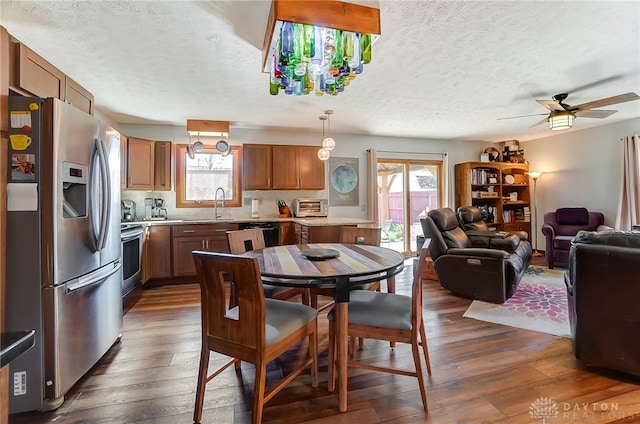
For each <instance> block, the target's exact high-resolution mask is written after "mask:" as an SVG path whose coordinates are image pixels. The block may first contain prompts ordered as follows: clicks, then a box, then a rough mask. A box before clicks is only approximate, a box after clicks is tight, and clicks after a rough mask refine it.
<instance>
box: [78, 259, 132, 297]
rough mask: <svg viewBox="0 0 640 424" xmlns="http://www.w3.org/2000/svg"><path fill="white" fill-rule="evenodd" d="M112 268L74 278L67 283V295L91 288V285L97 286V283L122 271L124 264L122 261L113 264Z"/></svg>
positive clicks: (104, 268)
mask: <svg viewBox="0 0 640 424" xmlns="http://www.w3.org/2000/svg"><path fill="white" fill-rule="evenodd" d="M111 265H112V266H111V267H109V266H106V267H102V268H100V269H97V270H95V271H94V272H92V273H90V274H87V275H83V276H82V277H78V278H74V279H73V280H71V281H69V282H68V283H67V293H69V292H72V291H76V290H79V289H81V288H83V287H87V286H90V285H91V284H95V283H97V282H100V281H103V280H105V279H106V278H107V277H109V276H111V275H113V274H115V273H116V272H118V271H120V268H121V267H122V264H121V263H120V261H115V262H113V263H112V264H111Z"/></svg>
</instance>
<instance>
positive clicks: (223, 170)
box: [176, 144, 242, 208]
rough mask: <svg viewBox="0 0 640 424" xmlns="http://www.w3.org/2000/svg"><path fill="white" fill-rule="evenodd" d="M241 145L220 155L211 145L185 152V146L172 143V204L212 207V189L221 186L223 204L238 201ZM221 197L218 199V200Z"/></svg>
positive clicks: (240, 174) (238, 204)
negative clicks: (191, 153) (173, 163)
mask: <svg viewBox="0 0 640 424" xmlns="http://www.w3.org/2000/svg"><path fill="white" fill-rule="evenodd" d="M241 178H242V148H241V147H240V146H231V151H230V152H229V154H228V155H226V156H223V155H222V154H221V153H220V152H218V151H217V150H216V149H215V148H214V147H213V146H206V145H205V147H204V149H203V150H202V151H200V152H196V153H195V156H194V158H193V159H191V158H190V157H189V156H188V155H187V145H186V144H179V145H177V146H176V206H177V207H179V208H212V207H213V205H214V196H215V192H216V188H218V187H222V188H223V189H224V200H225V206H235V207H239V206H241V203H242V199H241V196H242V192H241V191H240V187H242V179H241ZM221 200H222V197H221V196H220V197H219V198H218V201H221Z"/></svg>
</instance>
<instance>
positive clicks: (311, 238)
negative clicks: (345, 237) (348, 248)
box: [293, 223, 344, 243]
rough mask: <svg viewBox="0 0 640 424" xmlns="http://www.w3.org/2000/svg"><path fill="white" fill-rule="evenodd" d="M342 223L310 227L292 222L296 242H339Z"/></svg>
mask: <svg viewBox="0 0 640 424" xmlns="http://www.w3.org/2000/svg"><path fill="white" fill-rule="evenodd" d="M342 227H344V225H323V226H317V227H312V226H308V225H301V224H296V223H294V224H293V228H294V233H295V240H296V243H339V242H340V231H341V230H342Z"/></svg>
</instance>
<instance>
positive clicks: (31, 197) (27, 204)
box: [7, 183, 38, 211]
mask: <svg viewBox="0 0 640 424" xmlns="http://www.w3.org/2000/svg"><path fill="white" fill-rule="evenodd" d="M37 210H38V184H37V183H8V184H7V211H37Z"/></svg>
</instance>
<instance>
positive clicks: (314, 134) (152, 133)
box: [120, 124, 490, 219]
mask: <svg viewBox="0 0 640 424" xmlns="http://www.w3.org/2000/svg"><path fill="white" fill-rule="evenodd" d="M120 127H121V131H122V133H123V134H126V135H127V136H131V137H139V138H145V139H151V140H165V141H166V140H171V141H173V142H174V143H176V144H185V143H188V141H189V135H188V134H187V132H186V129H185V127H182V126H167V125H127V124H123V125H121V126H120ZM332 136H333V138H335V139H336V144H337V145H336V148H335V149H334V150H333V152H332V155H333V156H335V157H351V158H354V157H357V158H358V159H359V165H360V175H359V176H360V186H359V188H360V191H359V200H360V205H359V206H353V207H351V206H349V207H347V206H332V207H330V208H329V215H330V216H341V217H350V218H366V217H367V213H366V208H368V205H367V204H366V203H367V202H366V200H367V199H366V189H367V187H366V182H365V181H366V172H367V165H366V164H367V162H366V160H367V156H366V150H367V149H369V148H375V149H377V150H385V151H394V152H412V153H416V152H417V153H448V162H449V168H450V169H449V181H450V182H451V183H450V184H449V190H448V191H449V193H448V196H449V199H448V200H449V201H450V204H453V193H454V187H453V181H454V178H453V165H454V164H456V163H458V162H466V161H471V160H478V159H479V156H480V152H481V151H482V150H483V149H484V147H486V146H487V145H490V144H489V143H484V142H469V141H465V142H462V141H442V140H420V139H407V138H393V137H376V136H361V135H349V134H337V133H332ZM321 139H322V132H321V131H320V130H316V129H314V130H309V131H308V132H299V131H282V130H280V131H278V130H252V129H235V128H231V130H230V137H229V142H230V143H231V144H232V145H240V144H245V143H254V144H287V145H317V146H318V148H320V140H321ZM194 141H195V140H194ZM200 141H202V142H204V143H205V144H209V143H210V144H213V143H215V141H217V138H210V139H209V138H204V137H201V139H200ZM391 156H393V155H391V154H388V153H380V154H379V157H391ZM406 157H410V158H421V156H420V155H416V154H410V155H406ZM424 158H425V159H427V158H429V159H433V158H436V157H434V156H432V155H429V156H424ZM281 166H286V164H281ZM145 197H161V198H164V199H165V201H166V205H167V209H168V212H169V218H174V219H175V218H179V219H187V218H210V217H212V215H213V211H212V210H211V208H208V209H193V208H181V209H176V208H175V192H145V191H133V190H125V191H123V192H122V198H123V199H131V200H133V201H135V202H136V204H137V206H138V211H137V213H138V216H142V215H144V211H143V208H144V206H143V205H144V202H143V201H144V198H145ZM254 197H255V198H259V199H262V204H261V205H260V216H261V217H262V218H270V217H277V216H278V208H277V204H276V200H278V199H283V200H285V201H286V202H287V203H288V204H290V203H291V200H293V199H294V198H296V197H328V191H327V190H323V191H281V190H275V191H244V192H243V198H245V199H247V198H254ZM363 208H364V210H363ZM228 209H229V210H228V211H227V213H228V214H230V215H231V216H233V217H237V218H245V217H249V216H250V213H251V208H250V205H249V204H245V205H244V206H243V207H242V208H228Z"/></svg>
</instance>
